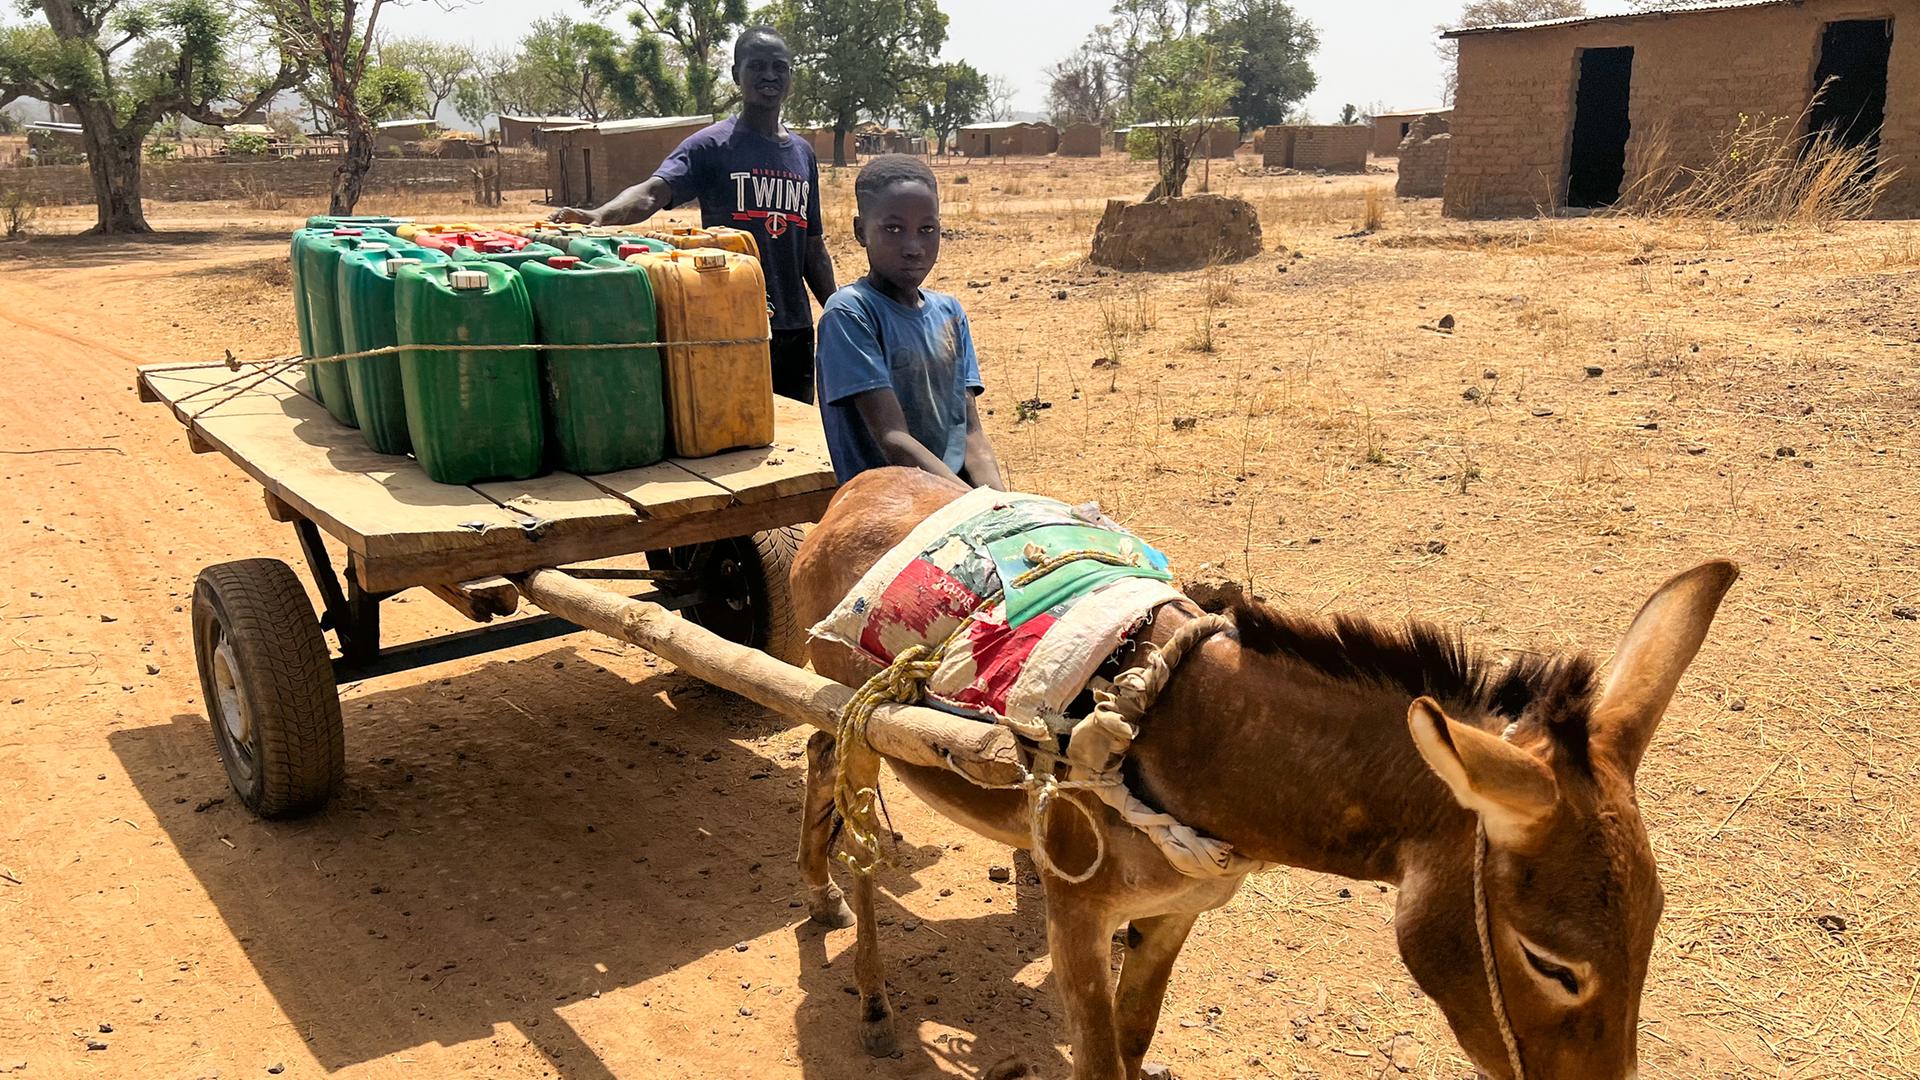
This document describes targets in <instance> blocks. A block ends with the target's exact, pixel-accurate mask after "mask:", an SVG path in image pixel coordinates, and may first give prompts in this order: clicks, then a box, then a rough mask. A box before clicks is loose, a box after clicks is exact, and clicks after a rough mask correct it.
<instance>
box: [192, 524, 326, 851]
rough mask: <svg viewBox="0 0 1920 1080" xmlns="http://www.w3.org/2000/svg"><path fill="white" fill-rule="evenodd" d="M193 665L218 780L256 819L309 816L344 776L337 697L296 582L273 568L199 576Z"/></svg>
mask: <svg viewBox="0 0 1920 1080" xmlns="http://www.w3.org/2000/svg"><path fill="white" fill-rule="evenodd" d="M193 655H194V663H195V665H196V666H198V667H199V669H200V690H201V693H202V695H204V697H205V698H206V702H207V717H208V719H210V720H212V721H213V742H214V745H215V746H217V747H219V750H220V761H221V763H222V764H224V765H225V766H226V767H227V780H228V781H229V782H230V783H231V784H232V785H233V790H234V791H235V792H237V793H238V794H239V796H240V801H241V802H243V803H245V804H246V807H247V809H249V810H251V811H253V812H254V813H256V814H258V815H260V816H261V817H263V818H283V817H292V816H294V815H297V814H303V813H306V812H307V811H309V810H316V809H318V808H320V807H321V806H322V805H324V804H325V803H326V801H327V800H328V799H330V798H332V797H333V793H334V790H335V789H336V788H338V787H339V786H340V778H341V776H342V775H343V774H344V773H345V771H346V737H345V732H344V730H343V728H342V725H341V721H340V694H339V691H338V689H337V688H336V687H335V685H334V681H333V663H332V661H331V660H330V659H329V657H328V654H327V641H326V638H324V637H322V636H321V634H320V623H319V622H318V621H317V620H316V619H315V618H314V617H313V605H312V603H311V602H310V601H309V600H308V599H307V592H306V590H305V589H303V588H301V586H300V579H299V578H297V577H295V576H294V574H293V571H292V570H291V569H289V568H288V566H287V564H286V563H283V562H281V561H280V560H278V559H243V560H241V561H239V562H229V563H220V564H219V565H217V566H209V567H207V568H206V569H205V570H202V571H200V579H199V580H198V581H196V582H195V583H194V586H193Z"/></svg>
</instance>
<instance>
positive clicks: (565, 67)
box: [520, 15, 627, 123]
mask: <svg viewBox="0 0 1920 1080" xmlns="http://www.w3.org/2000/svg"><path fill="white" fill-rule="evenodd" d="M624 44H625V43H624V42H622V41H621V40H620V35H618V34H616V33H614V32H613V31H611V30H609V29H607V28H606V27H604V26H601V25H599V24H597V23H589V22H580V21H578V20H576V19H573V18H570V17H568V16H565V15H553V16H548V17H546V18H541V19H535V20H534V21H533V22H532V24H531V25H530V26H529V27H528V30H527V36H526V37H525V38H522V39H521V41H520V67H521V72H522V77H523V78H525V79H526V82H527V87H528V89H529V91H530V92H531V93H532V94H533V96H534V98H535V101H534V105H535V111H537V112H540V113H545V114H560V113H565V114H568V115H572V116H579V117H584V118H585V119H588V120H592V121H594V122H596V123H597V122H599V121H601V120H607V119H612V118H614V117H616V116H624V115H627V111H626V110H625V109H623V108H622V107H621V103H620V101H619V100H618V98H617V96H616V95H615V94H614V91H613V88H612V86H611V85H609V83H608V79H607V76H608V74H609V72H610V70H611V69H612V66H613V65H612V61H613V59H614V58H615V56H616V55H617V54H618V53H619V52H620V51H621V50H622V47H623V45H624Z"/></svg>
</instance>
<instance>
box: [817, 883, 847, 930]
mask: <svg viewBox="0 0 1920 1080" xmlns="http://www.w3.org/2000/svg"><path fill="white" fill-rule="evenodd" d="M807 912H808V918H810V919H812V920H813V921H814V922H815V923H817V924H819V925H821V926H824V927H827V928H828V929H830V930H845V929H846V928H847V927H849V926H852V925H853V909H852V908H850V907H848V906H847V900H846V897H844V896H842V895H841V893H840V887H839V886H838V885H829V886H827V887H826V888H824V889H821V890H819V891H817V892H815V893H813V894H812V895H810V896H808V897H807Z"/></svg>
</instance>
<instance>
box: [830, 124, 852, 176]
mask: <svg viewBox="0 0 1920 1080" xmlns="http://www.w3.org/2000/svg"><path fill="white" fill-rule="evenodd" d="M847 127H848V124H847V121H846V120H844V119H841V120H835V121H834V122H833V163H834V165H836V166H839V167H843V168H844V167H845V166H846V164H847Z"/></svg>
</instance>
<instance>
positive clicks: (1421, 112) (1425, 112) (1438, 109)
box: [1369, 105, 1453, 120]
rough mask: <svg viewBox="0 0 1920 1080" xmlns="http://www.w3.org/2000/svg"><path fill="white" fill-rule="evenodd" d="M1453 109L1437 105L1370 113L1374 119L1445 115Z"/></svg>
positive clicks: (1449, 106)
mask: <svg viewBox="0 0 1920 1080" xmlns="http://www.w3.org/2000/svg"><path fill="white" fill-rule="evenodd" d="M1452 111H1453V106H1451V105H1437V106H1435V107H1433V108H1431V109H1384V110H1382V111H1380V112H1377V113H1370V114H1369V115H1370V116H1371V117H1372V118H1373V119H1375V120H1378V119H1380V118H1382V117H1386V116H1431V115H1434V114H1439V115H1441V116H1444V115H1446V114H1447V113H1450V112H1452Z"/></svg>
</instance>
